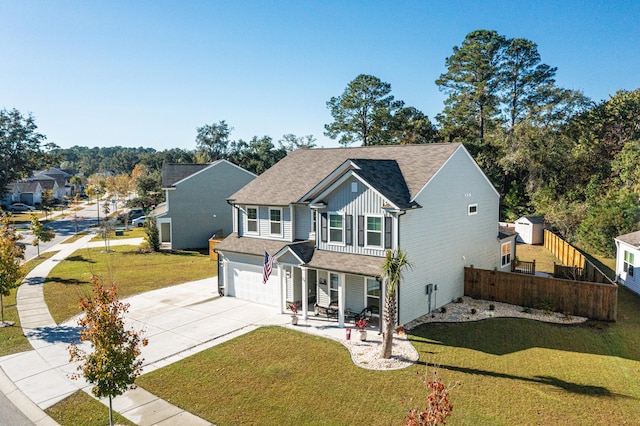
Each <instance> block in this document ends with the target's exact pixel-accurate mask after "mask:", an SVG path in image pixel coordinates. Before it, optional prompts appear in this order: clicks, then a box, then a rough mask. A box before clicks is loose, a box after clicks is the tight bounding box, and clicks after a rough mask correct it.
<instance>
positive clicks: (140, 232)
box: [91, 225, 146, 242]
mask: <svg viewBox="0 0 640 426" xmlns="http://www.w3.org/2000/svg"><path fill="white" fill-rule="evenodd" d="M123 226H124V225H123ZM145 235H146V234H145V232H144V228H143V227H137V226H136V227H132V226H131V225H129V229H128V230H126V231H124V232H123V235H122V236H119V237H116V233H115V231H111V232H109V241H113V240H125V239H127V238H138V237H142V238H144V236H145ZM91 241H94V242H95V241H103V242H104V239H103V238H102V236H101V234H100V233H98V235H96V236H95V237H93V238H92V239H91Z"/></svg>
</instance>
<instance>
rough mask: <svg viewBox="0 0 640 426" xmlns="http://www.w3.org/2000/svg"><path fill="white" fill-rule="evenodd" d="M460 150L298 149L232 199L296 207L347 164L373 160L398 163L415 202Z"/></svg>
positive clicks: (434, 146)
mask: <svg viewBox="0 0 640 426" xmlns="http://www.w3.org/2000/svg"><path fill="white" fill-rule="evenodd" d="M460 146H461V144H459V143H447V144H425V145H385V146H368V147H359V148H320V149H298V150H295V151H293V152H291V153H290V154H289V155H287V156H286V157H285V158H283V159H282V160H280V161H279V162H278V163H276V164H275V165H274V166H273V167H271V168H270V169H269V170H267V171H266V172H264V173H263V174H262V175H260V176H258V177H257V178H256V179H255V180H253V181H252V182H250V183H249V184H248V185H246V186H245V187H243V188H242V189H240V190H239V191H238V192H236V193H235V194H233V195H232V196H231V197H229V198H230V199H231V200H233V201H234V202H235V203H237V204H262V205H265V204H269V205H279V206H286V205H289V204H291V203H297V202H300V201H301V198H302V197H303V196H304V195H305V194H307V193H308V192H309V191H311V190H312V189H313V188H314V187H315V186H316V185H317V184H318V183H319V182H320V181H321V180H322V179H324V178H325V177H327V176H328V175H329V174H330V173H331V172H333V171H334V170H335V169H337V168H338V167H339V166H340V165H341V164H342V163H344V162H345V161H346V160H349V159H360V160H366V159H370V160H395V161H396V163H397V165H398V168H399V170H400V172H401V174H402V176H403V177H404V181H405V184H406V187H407V189H408V191H409V197H410V199H413V198H414V197H415V196H416V195H417V194H418V192H419V191H420V190H421V189H422V188H423V187H424V185H425V184H426V183H427V182H429V180H430V179H431V178H432V177H433V175H434V174H435V173H436V172H437V171H438V170H439V169H440V167H442V165H443V164H444V163H445V162H446V161H447V159H449V157H450V156H451V155H452V154H453V153H454V152H455V150H456V149H458V148H459V147H460ZM388 171H389V170H388ZM389 173H392V172H391V171H389Z"/></svg>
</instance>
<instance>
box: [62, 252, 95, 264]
mask: <svg viewBox="0 0 640 426" xmlns="http://www.w3.org/2000/svg"><path fill="white" fill-rule="evenodd" d="M65 260H68V261H70V262H87V263H96V261H95V260H93V259H88V258H86V257H84V256H82V255H80V254H76V255H75V256H69V257H67V258H66V259H65Z"/></svg>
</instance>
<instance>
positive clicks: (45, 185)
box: [28, 167, 73, 200]
mask: <svg viewBox="0 0 640 426" xmlns="http://www.w3.org/2000/svg"><path fill="white" fill-rule="evenodd" d="M72 176H73V175H71V174H70V173H67V172H65V171H64V170H60V169H56V168H55V167H51V168H49V169H47V170H43V171H39V172H36V173H34V174H33V176H31V177H30V178H29V179H28V180H31V181H38V182H40V183H41V185H42V189H43V190H50V191H52V193H51V195H52V196H53V198H54V199H56V200H61V199H63V198H64V197H68V196H71V195H72V194H71V193H72V185H71V183H70V182H69V180H70V179H71V177H72ZM51 181H54V182H55V185H54V184H52V183H51Z"/></svg>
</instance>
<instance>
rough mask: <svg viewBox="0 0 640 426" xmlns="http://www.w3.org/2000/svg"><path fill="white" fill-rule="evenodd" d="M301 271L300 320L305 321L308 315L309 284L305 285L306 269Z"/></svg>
mask: <svg viewBox="0 0 640 426" xmlns="http://www.w3.org/2000/svg"><path fill="white" fill-rule="evenodd" d="M300 269H301V270H302V319H303V320H306V319H307V317H308V315H309V284H308V283H307V271H308V269H307V268H300Z"/></svg>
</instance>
